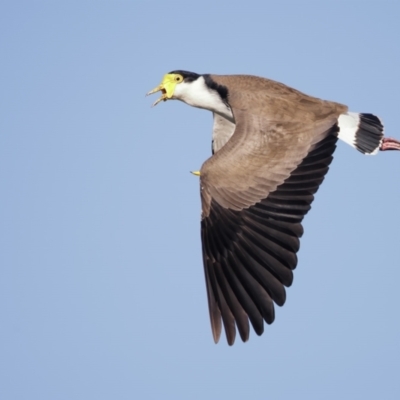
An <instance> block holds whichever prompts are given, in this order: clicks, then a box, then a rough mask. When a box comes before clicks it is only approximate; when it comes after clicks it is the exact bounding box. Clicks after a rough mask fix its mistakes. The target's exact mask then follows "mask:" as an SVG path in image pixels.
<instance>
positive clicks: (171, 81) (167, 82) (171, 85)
mask: <svg viewBox="0 0 400 400" xmlns="http://www.w3.org/2000/svg"><path fill="white" fill-rule="evenodd" d="M175 78H176V74H166V75H164V78H163V80H162V82H161V84H160V85H158V86H157V87H156V88H154V89H153V90H150V92H149V93H147V94H146V96H148V95H149V94H153V93H157V92H160V91H161V92H162V95H161V97H160V98H159V99H157V100H156V101H155V102H154V103H153V107H154V106H156V105H157V104H158V103H159V102H160V101H162V100H164V101H167V100H168V99H171V98H172V96H173V95H174V91H175V86H176V84H177V83H178V82H177V81H176V80H175Z"/></svg>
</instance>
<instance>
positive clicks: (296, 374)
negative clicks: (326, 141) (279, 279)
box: [0, 0, 400, 400]
mask: <svg viewBox="0 0 400 400" xmlns="http://www.w3.org/2000/svg"><path fill="white" fill-rule="evenodd" d="M399 18H400V3H399V2H396V1H382V0H380V1H367V0H364V1H349V0H347V1H338V0H336V1H279V2H278V1H273V2H272V1H261V0H260V1H253V0H248V1H246V2H228V1H224V2H223V1H217V0H214V1H210V0H204V1H202V2H188V1H173V0H171V1H160V0H155V1H139V0H135V1H125V2H122V1H108V2H106V1H96V2H94V1H93V2H88V1H79V2H75V1H69V2H57V1H53V2H52V1H48V2H44V1H43V2H39V1H25V2H24V1H2V2H1V5H0V43H1V44H0V52H1V53H0V54H1V63H0V70H1V74H0V110H1V111H0V115H1V117H0V204H1V207H0V317H1V324H0V398H1V399H6V400H14V399H18V400H19V399H29V400H32V399H40V400H47V399H51V400H53V399H65V400H71V399H74V400H75V399H85V400H87V399H96V400H101V399H118V400H119V399H121V400H123V399H227V398H229V399H243V398H248V399H253V400H256V399H278V400H280V399H293V398H301V399H328V400H329V399H338V398H340V399H378V398H381V399H386V400H389V399H398V398H400V380H399V368H400V345H399V337H400V322H399V307H398V306H399V303H400V297H399V289H398V288H399V279H400V268H399V267H400V261H399V247H400V246H399V244H400V243H399V238H400V234H399V226H400V213H399V205H400V184H399V172H400V154H399V153H394V152H391V153H390V152H387V153H381V154H378V156H376V157H367V156H362V155H361V154H360V153H358V152H357V151H355V150H354V149H352V148H350V147H349V146H347V145H345V144H342V143H340V144H339V145H338V149H337V151H336V153H335V160H334V162H333V164H332V166H331V169H330V172H329V174H328V175H327V178H326V180H325V182H324V184H323V185H322V187H321V189H320V191H319V192H318V194H317V196H316V200H315V202H314V204H313V209H312V211H311V212H310V213H309V215H307V217H306V218H305V223H304V226H305V235H304V237H303V239H302V245H301V249H300V252H299V264H298V268H297V270H296V271H295V281H294V284H293V286H292V287H291V288H290V289H289V290H288V299H287V303H286V304H285V306H284V307H283V308H278V309H277V312H276V314H277V315H276V321H275V323H274V324H273V325H271V326H268V327H266V329H265V333H264V335H263V336H261V337H257V336H256V335H255V334H254V333H252V335H251V337H250V341H249V342H248V343H246V344H243V343H241V342H240V340H237V342H236V344H235V345H234V346H233V347H228V345H227V344H226V341H225V337H222V339H221V341H220V343H219V344H218V345H215V344H214V343H213V340H212V337H211V331H210V327H209V316H208V310H207V300H206V291H205V284H204V276H203V267H202V261H201V245H200V234H199V219H200V197H199V187H198V179H197V178H196V177H193V176H192V175H191V174H189V171H190V170H195V169H199V168H200V166H201V164H202V162H203V161H204V160H205V159H206V158H207V157H209V156H210V141H211V128H212V117H211V114H210V113H208V112H206V111H202V110H198V109H194V108H191V107H188V106H187V105H185V104H183V103H179V102H167V103H162V104H160V105H159V106H157V107H156V108H153V109H152V108H151V107H150V105H151V104H152V102H153V101H154V100H155V99H156V97H155V96H154V97H152V98H145V97H144V95H145V93H146V92H147V91H149V90H150V89H152V88H153V87H155V86H156V85H158V84H159V83H160V81H161V78H162V76H163V74H164V73H166V72H168V71H170V70H173V69H186V70H189V71H194V72H198V73H206V72H210V73H220V74H229V73H247V74H255V75H260V76H265V77H269V78H271V79H275V80H278V81H281V82H284V83H286V84H288V85H290V86H293V87H295V88H297V89H299V90H302V91H304V92H306V93H308V94H311V95H314V96H317V97H321V98H325V99H328V100H334V101H338V102H342V103H344V104H347V105H349V107H350V109H351V110H352V111H362V112H373V113H376V114H377V115H379V116H380V117H381V118H382V119H383V120H384V122H385V127H386V134H387V135H388V136H397V138H400V129H399V119H398V117H399V111H400V105H399V95H398V93H399V91H400V79H399V71H400V51H399V38H400V24H399Z"/></svg>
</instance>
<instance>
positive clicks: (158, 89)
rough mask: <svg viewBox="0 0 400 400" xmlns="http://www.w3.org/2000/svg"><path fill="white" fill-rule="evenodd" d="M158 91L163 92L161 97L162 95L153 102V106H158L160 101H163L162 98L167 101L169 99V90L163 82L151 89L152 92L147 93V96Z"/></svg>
mask: <svg viewBox="0 0 400 400" xmlns="http://www.w3.org/2000/svg"><path fill="white" fill-rule="evenodd" d="M157 92H161V97H160V98H159V99H157V100H156V101H155V102H154V103H153V105H152V107H154V106H156V105H157V104H158V103H159V102H160V101H162V100H164V101H167V100H168V97H167V91H166V90H165V88H164V85H163V84H161V85H158V86H157V87H156V88H154V89H153V90H150V92H149V93H147V94H146V96H149V95H150V94H153V93H157Z"/></svg>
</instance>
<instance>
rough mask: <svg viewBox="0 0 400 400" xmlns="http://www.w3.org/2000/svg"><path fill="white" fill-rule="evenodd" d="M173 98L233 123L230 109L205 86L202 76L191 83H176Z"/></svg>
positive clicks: (217, 95) (214, 92)
mask: <svg viewBox="0 0 400 400" xmlns="http://www.w3.org/2000/svg"><path fill="white" fill-rule="evenodd" d="M173 98H174V99H177V100H181V101H183V102H185V103H186V104H189V105H190V106H193V107H198V108H204V109H206V110H210V111H212V112H215V113H217V114H219V115H221V116H222V117H224V118H226V119H228V120H229V121H231V122H233V121H234V120H233V115H232V111H231V109H230V108H229V107H228V106H227V105H226V104H225V103H224V102H223V101H222V100H221V97H220V96H219V94H218V93H217V92H216V91H215V90H212V89H210V88H209V87H208V86H207V85H206V82H205V80H204V77H202V76H199V78H197V79H196V80H195V81H192V82H182V83H178V84H177V85H176V87H175V91H174V95H173Z"/></svg>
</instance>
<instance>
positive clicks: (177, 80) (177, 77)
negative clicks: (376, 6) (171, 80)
mask: <svg viewBox="0 0 400 400" xmlns="http://www.w3.org/2000/svg"><path fill="white" fill-rule="evenodd" d="M182 81H183V77H182V76H181V75H176V76H175V82H182Z"/></svg>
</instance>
